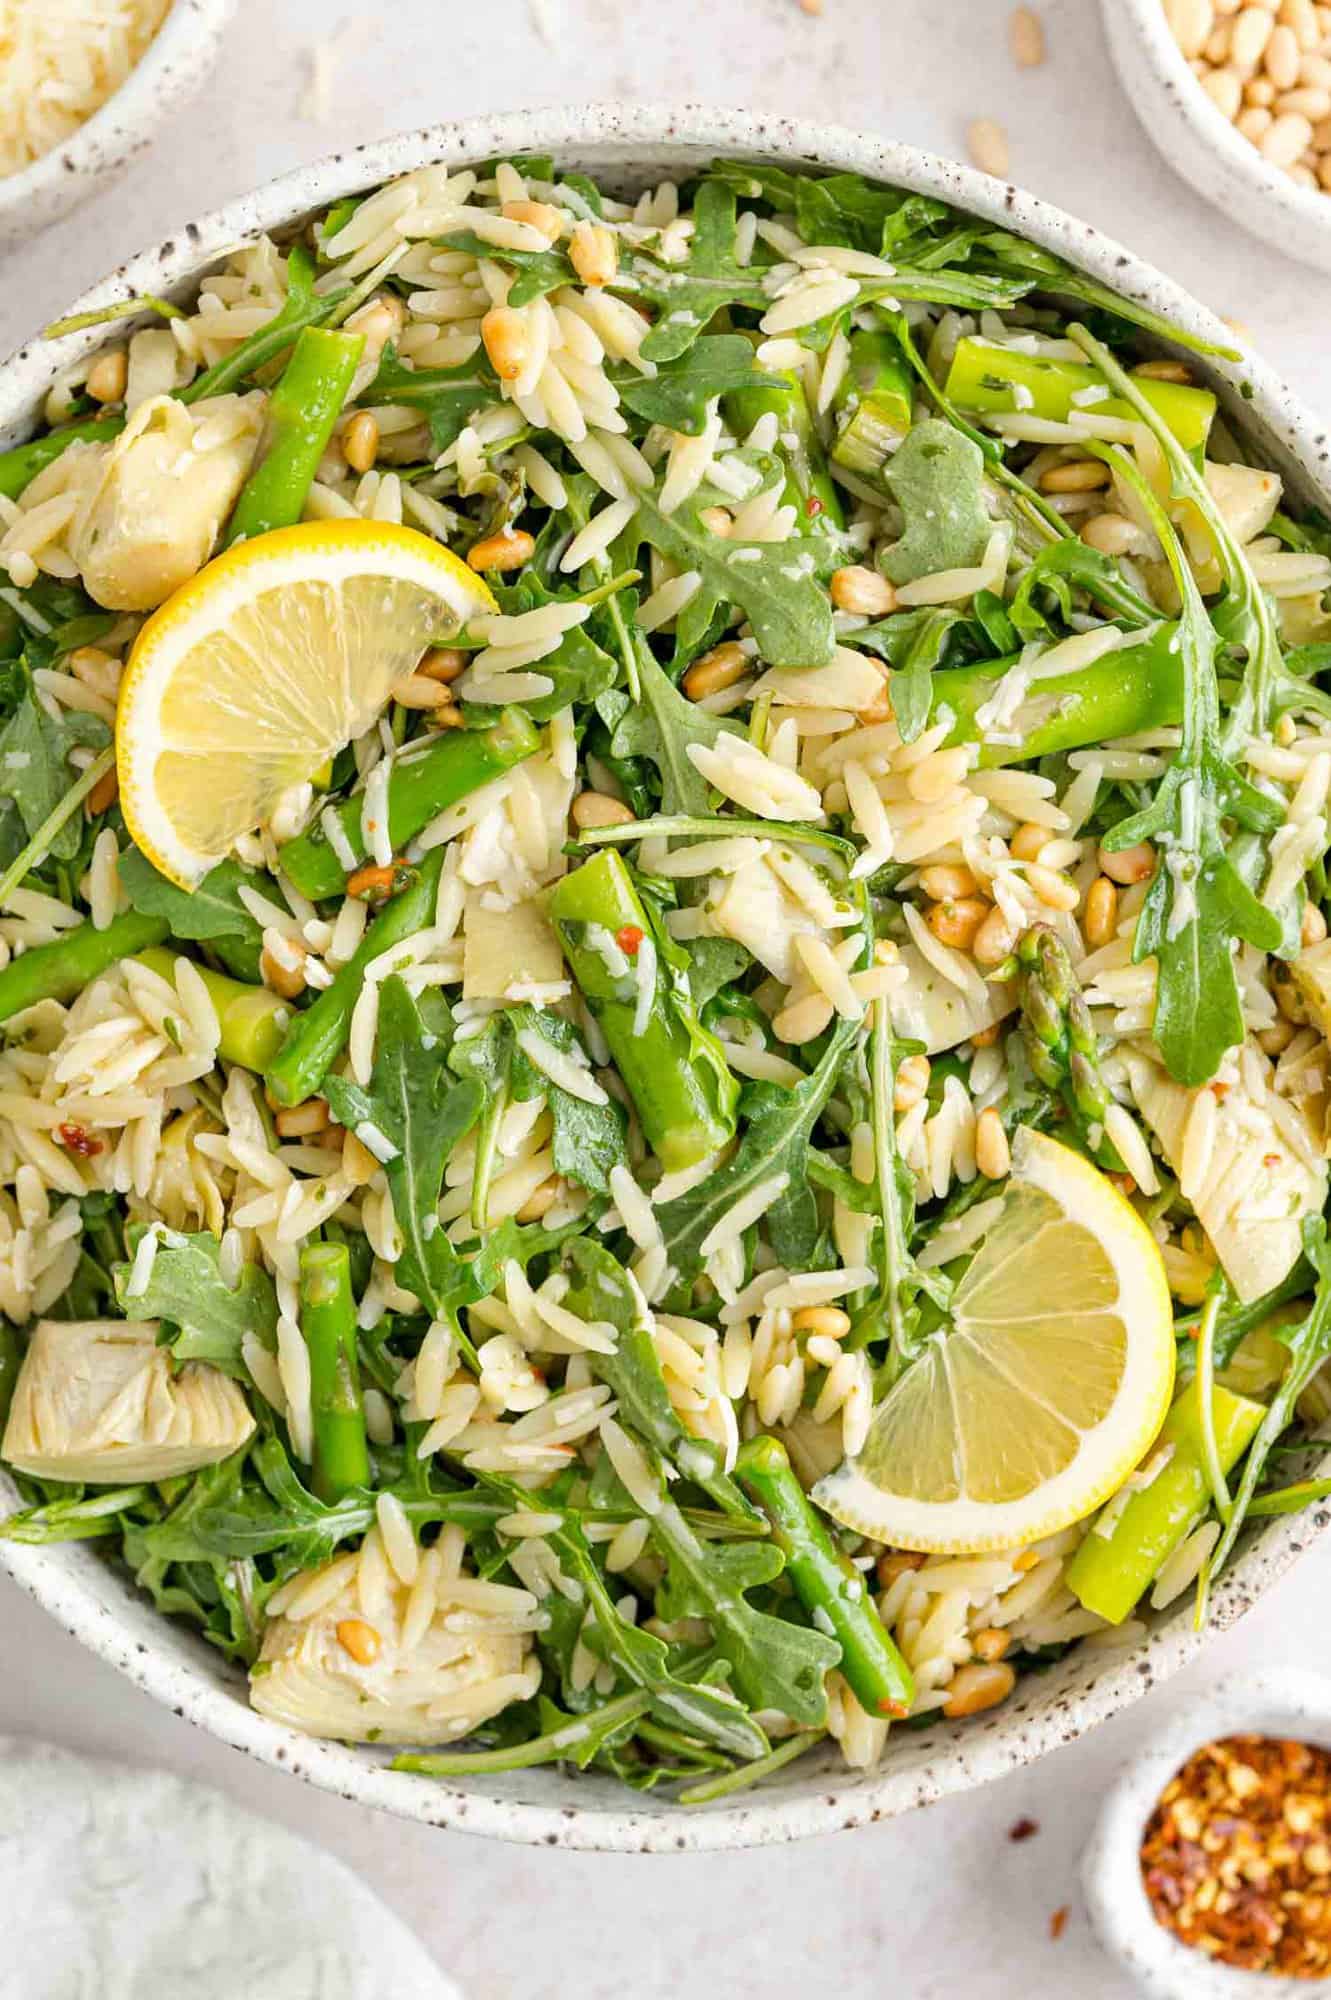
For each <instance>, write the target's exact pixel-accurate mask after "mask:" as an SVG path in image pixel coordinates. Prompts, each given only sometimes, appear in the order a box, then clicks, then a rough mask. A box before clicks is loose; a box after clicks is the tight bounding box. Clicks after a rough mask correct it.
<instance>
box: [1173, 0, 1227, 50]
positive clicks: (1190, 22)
mask: <svg viewBox="0 0 1331 2000" xmlns="http://www.w3.org/2000/svg"><path fill="white" fill-rule="evenodd" d="M1165 18H1166V20H1167V21H1168V22H1169V25H1170V27H1171V28H1172V29H1173V30H1174V40H1175V41H1176V42H1177V43H1178V45H1179V47H1180V48H1181V49H1182V51H1183V53H1184V55H1185V56H1199V55H1200V54H1201V52H1202V50H1203V48H1204V47H1205V45H1206V40H1207V37H1208V36H1209V35H1210V33H1211V30H1212V29H1213V28H1214V26H1215V13H1214V11H1213V9H1212V6H1211V0H1165Z"/></svg>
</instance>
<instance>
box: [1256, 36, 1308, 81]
mask: <svg viewBox="0 0 1331 2000" xmlns="http://www.w3.org/2000/svg"><path fill="white" fill-rule="evenodd" d="M1302 60H1303V51H1302V49H1301V48H1300V47H1299V44H1298V38H1297V36H1296V35H1295V33H1294V30H1293V29H1292V28H1290V27H1287V26H1286V24H1285V23H1284V22H1283V21H1282V22H1281V23H1280V25H1279V26H1278V27H1275V28H1272V30H1271V34H1270V39H1269V40H1268V42H1267V44H1266V49H1265V51H1264V53H1263V56H1262V67H1263V69H1264V70H1265V71H1266V73H1267V75H1268V76H1269V77H1270V79H1271V81H1272V83H1273V84H1274V85H1275V87H1276V89H1277V90H1292V89H1293V88H1294V86H1295V84H1296V83H1297V82H1298V80H1299V64H1300V62H1302Z"/></svg>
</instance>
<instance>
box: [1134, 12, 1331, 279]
mask: <svg viewBox="0 0 1331 2000" xmlns="http://www.w3.org/2000/svg"><path fill="white" fill-rule="evenodd" d="M1101 6H1102V9H1103V12H1104V22H1105V33H1106V35H1107V36H1108V38H1109V48H1110V53H1111V54H1112V55H1113V58H1114V64H1115V67H1116V68H1117V70H1118V75H1119V81H1120V83H1121V84H1122V85H1123V88H1124V90H1125V92H1126V93H1127V96H1128V98H1129V100H1130V102H1131V104H1132V108H1133V110H1134V111H1135V112H1136V113H1137V116H1138V117H1139V118H1140V119H1141V122H1142V124H1143V126H1144V127H1145V129H1146V132H1147V135H1148V137H1149V138H1150V139H1151V141H1152V143H1153V144H1154V145H1155V147H1156V149H1157V151H1158V152H1159V153H1161V154H1162V155H1163V157H1164V158H1165V159H1166V160H1168V162H1169V164H1170V166H1171V167H1173V169H1174V171H1175V173H1179V174H1182V176H1183V178H1184V180H1185V181H1188V182H1190V183H1191V185H1192V186H1193V187H1195V188H1196V190H1197V192H1198V194H1200V195H1202V196H1203V197H1204V198H1205V199H1206V200H1207V201H1209V202H1211V203H1212V204H1213V205H1214V206H1215V207H1216V208H1218V209H1220V210H1222V211H1223V213H1224V214H1225V215H1227V216H1229V217H1230V218H1231V219H1232V220H1233V221H1235V222H1240V223H1242V225H1243V227H1244V228H1245V229H1248V230H1251V232H1252V234H1253V235H1254V236H1260V237H1261V239H1262V241H1263V243H1265V244H1267V245H1268V246H1274V247H1275V248H1276V249H1278V250H1285V251H1287V252H1288V253H1289V255H1290V256H1291V257H1297V258H1298V259H1299V260H1300V262H1301V263H1304V264H1313V265H1315V266H1316V268H1317V269H1318V270H1319V271H1331V195H1325V194H1320V193H1318V192H1317V191H1316V190H1314V189H1312V188H1301V187H1296V186H1295V184H1294V182H1293V181H1292V180H1291V179H1290V178H1289V175H1288V174H1286V173H1283V172H1282V171H1281V170H1280V168H1279V167H1273V166H1270V165H1269V164H1268V163H1267V161H1266V160H1264V159H1263V158H1262V156H1261V154H1260V153H1259V152H1258V150H1257V148H1256V147H1255V146H1254V145H1252V144H1251V143H1250V142H1249V141H1248V140H1247V139H1245V138H1244V137H1243V135H1242V133H1241V132H1237V131H1236V130H1235V129H1234V127H1233V126H1232V125H1231V124H1230V122H1229V120H1228V118H1226V117H1225V115H1224V113H1223V112H1222V111H1221V110H1220V109H1219V108H1218V107H1217V106H1216V105H1214V104H1213V103H1212V102H1211V100H1210V98H1209V97H1208V96H1207V94H1206V92H1205V91H1204V90H1203V89H1202V87H1201V84H1200V83H1199V82H1198V81H1197V78H1196V77H1195V76H1194V75H1193V73H1192V71H1191V70H1190V69H1189V67H1188V64H1187V60H1186V58H1185V57H1184V55H1183V52H1182V50H1181V49H1180V48H1179V45H1178V43H1177V42H1176V41H1175V40H1174V36H1173V33H1172V31H1171V29H1170V26H1169V23H1168V21H1166V19H1165V12H1164V8H1163V6H1162V5H1161V0H1101Z"/></svg>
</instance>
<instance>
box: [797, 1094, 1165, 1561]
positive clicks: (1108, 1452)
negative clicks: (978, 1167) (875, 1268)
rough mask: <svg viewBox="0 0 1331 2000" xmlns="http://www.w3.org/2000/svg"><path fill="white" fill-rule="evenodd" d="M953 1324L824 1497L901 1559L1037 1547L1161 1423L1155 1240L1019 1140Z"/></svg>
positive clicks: (1030, 1139)
mask: <svg viewBox="0 0 1331 2000" xmlns="http://www.w3.org/2000/svg"><path fill="white" fill-rule="evenodd" d="M1012 1157H1013V1171H1012V1178H1011V1180H1010V1181H1009V1182H1008V1186H1007V1191H1006V1194H1005V1196H1004V1200H1003V1208H1002V1212H1001V1213H1000V1214H999V1215H998V1216H997V1218H996V1219H995V1221H994V1223H993V1224H992V1225H991V1227H990V1229H989V1231H988V1233H987V1235H986V1236H985V1238H984V1241H983V1243H982V1244H981V1246H980V1248H979V1250H978V1251H977V1252H976V1255H975V1257H974V1259H973V1260H972V1262H971V1264H970V1266H969V1268H968V1269H967V1271H966V1273H965V1275H964V1276H963V1278H962V1279H961V1282H960V1284H959V1285H958V1286H957V1289H956V1293H955V1295H954V1300H953V1318H952V1325H951V1327H950V1329H948V1330H947V1331H945V1332H944V1333H943V1334H942V1335H941V1336H940V1337H939V1338H938V1339H936V1340H935V1341H934V1342H932V1343H931V1345H930V1346H929V1347H928V1348H927V1350H926V1351H925V1353H924V1354H923V1355H922V1356H921V1357H920V1359H919V1360H918V1361H917V1362H916V1363H915V1364H914V1366H913V1367H911V1368H910V1369H908V1370H907V1372H906V1373H905V1374H904V1375H903V1376H902V1377H901V1378H900V1380H899V1381H898V1382H897V1383H896V1384H895V1386H894V1387H893V1388H892V1389H891V1391H890V1392H889V1394H888V1396H887V1398H886V1400H885V1401H884V1403H883V1404H882V1406H881V1407H880V1409H879V1410H878V1412H877V1414H876V1415H875V1417H874V1420H873V1423H872V1425H871V1427H870V1430H869V1435H868V1437H867V1439H866V1440H865V1443H864V1448H863V1450H862V1451H861V1452H860V1453H859V1455H858V1457H856V1458H852V1459H847V1460H846V1462H845V1463H844V1464H843V1465H841V1466H839V1467H838V1468H837V1470H836V1471H835V1472H832V1473H829V1474H828V1475H827V1477H826V1478H824V1479H822V1480H821V1481H820V1482H819V1484H818V1485H817V1486H816V1487H815V1488H814V1498H815V1500H816V1501H817V1502H818V1504H819V1505H820V1506H821V1507H822V1508H824V1509H825V1510H826V1512H827V1513H829V1514H831V1515H832V1516H833V1517H834V1519H836V1520H838V1521H842V1522H844V1523H845V1525H846V1526H847V1527H851V1528H854V1529H857V1530H858V1531H859V1533H861V1534H865V1535H872V1536H874V1537H875V1538H876V1539H877V1540H879V1541H883V1542H889V1543H892V1544H894V1545H895V1546H896V1547H898V1548H907V1549H923V1550H926V1551H928V1552H931V1553H932V1552H935V1551H937V1552H945V1553H949V1554H961V1553H970V1552H976V1553H978V1552H980V1551H983V1550H986V1549H995V1548H1007V1547H1011V1546H1013V1545H1014V1544H1017V1543H1025V1542H1033V1541H1038V1540H1039V1539H1040V1538H1041V1537H1042V1536H1044V1535H1051V1534H1054V1533H1055V1532H1056V1531H1057V1530H1058V1529H1059V1528H1064V1527H1066V1526H1067V1525H1068V1523H1069V1522H1071V1521H1078V1520H1081V1519H1082V1518H1083V1517H1084V1516H1085V1515H1087V1514H1089V1513H1091V1512H1092V1510H1093V1509H1094V1508H1096V1507H1098V1506H1099V1505H1100V1504H1101V1502H1102V1501H1104V1500H1106V1499H1108V1497H1109V1495H1110V1494H1111V1493H1113V1492H1115V1491H1116V1490H1117V1489H1118V1487H1119V1486H1121V1485H1122V1483H1123V1481H1124V1479H1125V1478H1126V1477H1127V1476H1128V1474H1129V1473H1130V1472H1131V1471H1132V1469H1133V1467H1134V1466H1135V1465H1136V1464H1137V1462H1138V1461H1139V1460H1140V1459H1141V1457H1142V1456H1143V1454H1144V1453H1145V1451H1146V1449H1147V1447H1148V1446H1149V1445H1150V1443H1151V1441H1152V1439H1153V1438H1154V1437H1155V1435H1156V1433H1157V1431H1158V1430H1159V1428H1160V1425H1161V1423H1162V1422H1163V1421H1164V1416H1165V1412H1166V1410H1167V1409H1168V1407H1169V1398H1170V1392H1171V1390H1172V1388H1173V1382H1174V1322H1173V1313H1172V1309H1171V1306H1170V1301H1169V1288H1168V1285H1167V1284H1166V1281H1165V1273H1164V1265H1163V1262H1162V1260H1161V1256H1160V1251H1159V1249H1158V1247H1157V1246H1156V1243H1155V1241H1154V1239H1153V1238H1152V1236H1151V1234H1150V1232H1149V1231H1148V1229H1147V1228H1146V1226H1145V1224H1144V1223H1143V1222H1142V1221H1141V1219H1140V1217H1139V1216H1138V1215H1137V1214H1136V1212H1135V1210H1134V1209H1133V1208H1132V1207H1131V1206H1130V1205H1129V1204H1128V1202H1126V1201H1125V1200H1124V1198H1123V1196H1122V1195H1121V1194H1120V1193H1119V1192H1118V1190H1117V1189H1116V1188H1115V1187H1113V1186H1112V1185H1111V1183H1110V1182H1109V1181H1108V1180H1106V1178H1105V1176H1104V1175H1103V1174H1101V1173H1099V1172H1098V1171H1097V1170H1096V1168H1095V1167H1093V1166H1091V1165H1090V1163H1089V1162H1088V1161H1086V1160H1084V1159H1083V1158H1082V1156H1081V1155H1080V1154H1079V1153H1073V1152H1070V1151H1069V1150H1068V1148H1067V1147H1066V1146H1060V1145H1058V1144H1057V1143H1056V1142H1055V1141H1054V1140H1053V1139H1049V1138H1046V1137H1045V1136H1044V1134H1043V1133H1039V1132H1032V1131H1029V1130H1026V1129H1024V1128H1023V1129H1022V1130H1020V1131H1019V1132H1018V1133H1017V1135H1016V1139H1015V1141H1014V1145H1013V1155H1012Z"/></svg>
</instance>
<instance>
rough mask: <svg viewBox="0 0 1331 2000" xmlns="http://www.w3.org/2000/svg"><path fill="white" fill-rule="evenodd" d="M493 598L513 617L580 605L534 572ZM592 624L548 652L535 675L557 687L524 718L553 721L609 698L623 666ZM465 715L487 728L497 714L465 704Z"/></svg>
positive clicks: (526, 708)
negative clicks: (551, 607)
mask: <svg viewBox="0 0 1331 2000" xmlns="http://www.w3.org/2000/svg"><path fill="white" fill-rule="evenodd" d="M494 594H495V599H496V601H497V603H498V605H499V608H500V610H501V611H502V612H504V613H506V614H507V615H509V616H520V615H521V614H522V613H523V612H524V611H537V610H539V609H540V608H541V606H542V605H546V604H574V603H577V602H578V601H579V599H578V597H577V596H576V594H575V593H574V592H572V591H553V590H549V589H547V588H546V586H545V584H543V583H542V582H541V580H540V578H539V577H538V576H536V575H534V574H532V573H531V572H530V571H529V572H527V573H526V574H525V575H524V576H523V578H522V581H521V582H520V583H516V584H509V585H507V586H505V585H503V584H501V585H499V587H498V588H497V589H496V590H495V593H494ZM590 623H591V621H588V624H585V625H574V626H572V627H571V628H570V630H569V631H567V632H565V633H564V634H563V635H562V637H561V638H560V641H559V644H558V645H557V646H556V648H555V650H554V652H553V653H547V654H546V655H545V657H544V658H543V659H541V660H538V661H537V662H536V665H535V667H534V668H533V672H535V673H538V674H544V675H545V676H546V678H547V679H548V680H551V681H553V682H554V686H553V687H552V688H551V690H550V692H549V694H542V695H537V696H536V697H535V698H534V699H532V700H529V701H524V702H523V704H522V709H523V713H524V714H525V715H529V716H530V717H531V719H532V721H533V722H548V721H549V720H550V718H551V716H552V715H558V714H559V713H560V712H561V711H562V710H563V709H566V708H571V707H573V706H575V705H576V706H577V707H579V708H581V707H583V706H585V705H586V704H587V703H588V702H593V701H595V700H596V699H597V697H598V696H599V695H603V694H605V693H606V692H607V690H608V689H610V688H612V687H613V686H614V684H615V682H616V681H617V680H618V678H619V667H618V664H617V662H616V661H615V660H614V659H613V658H612V657H611V655H610V654H609V653H607V652H606V651H605V649H604V647H602V646H598V645H597V643H596V640H595V639H594V638H593V637H592V633H591V630H590ZM463 713H464V714H466V715H468V716H469V717H473V716H474V717H477V718H483V719H484V720H485V721H486V722H487V723H488V722H490V721H492V720H493V718H494V709H493V707H491V706H489V705H488V704H486V705H477V704H476V703H474V702H466V701H464V703H463Z"/></svg>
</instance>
